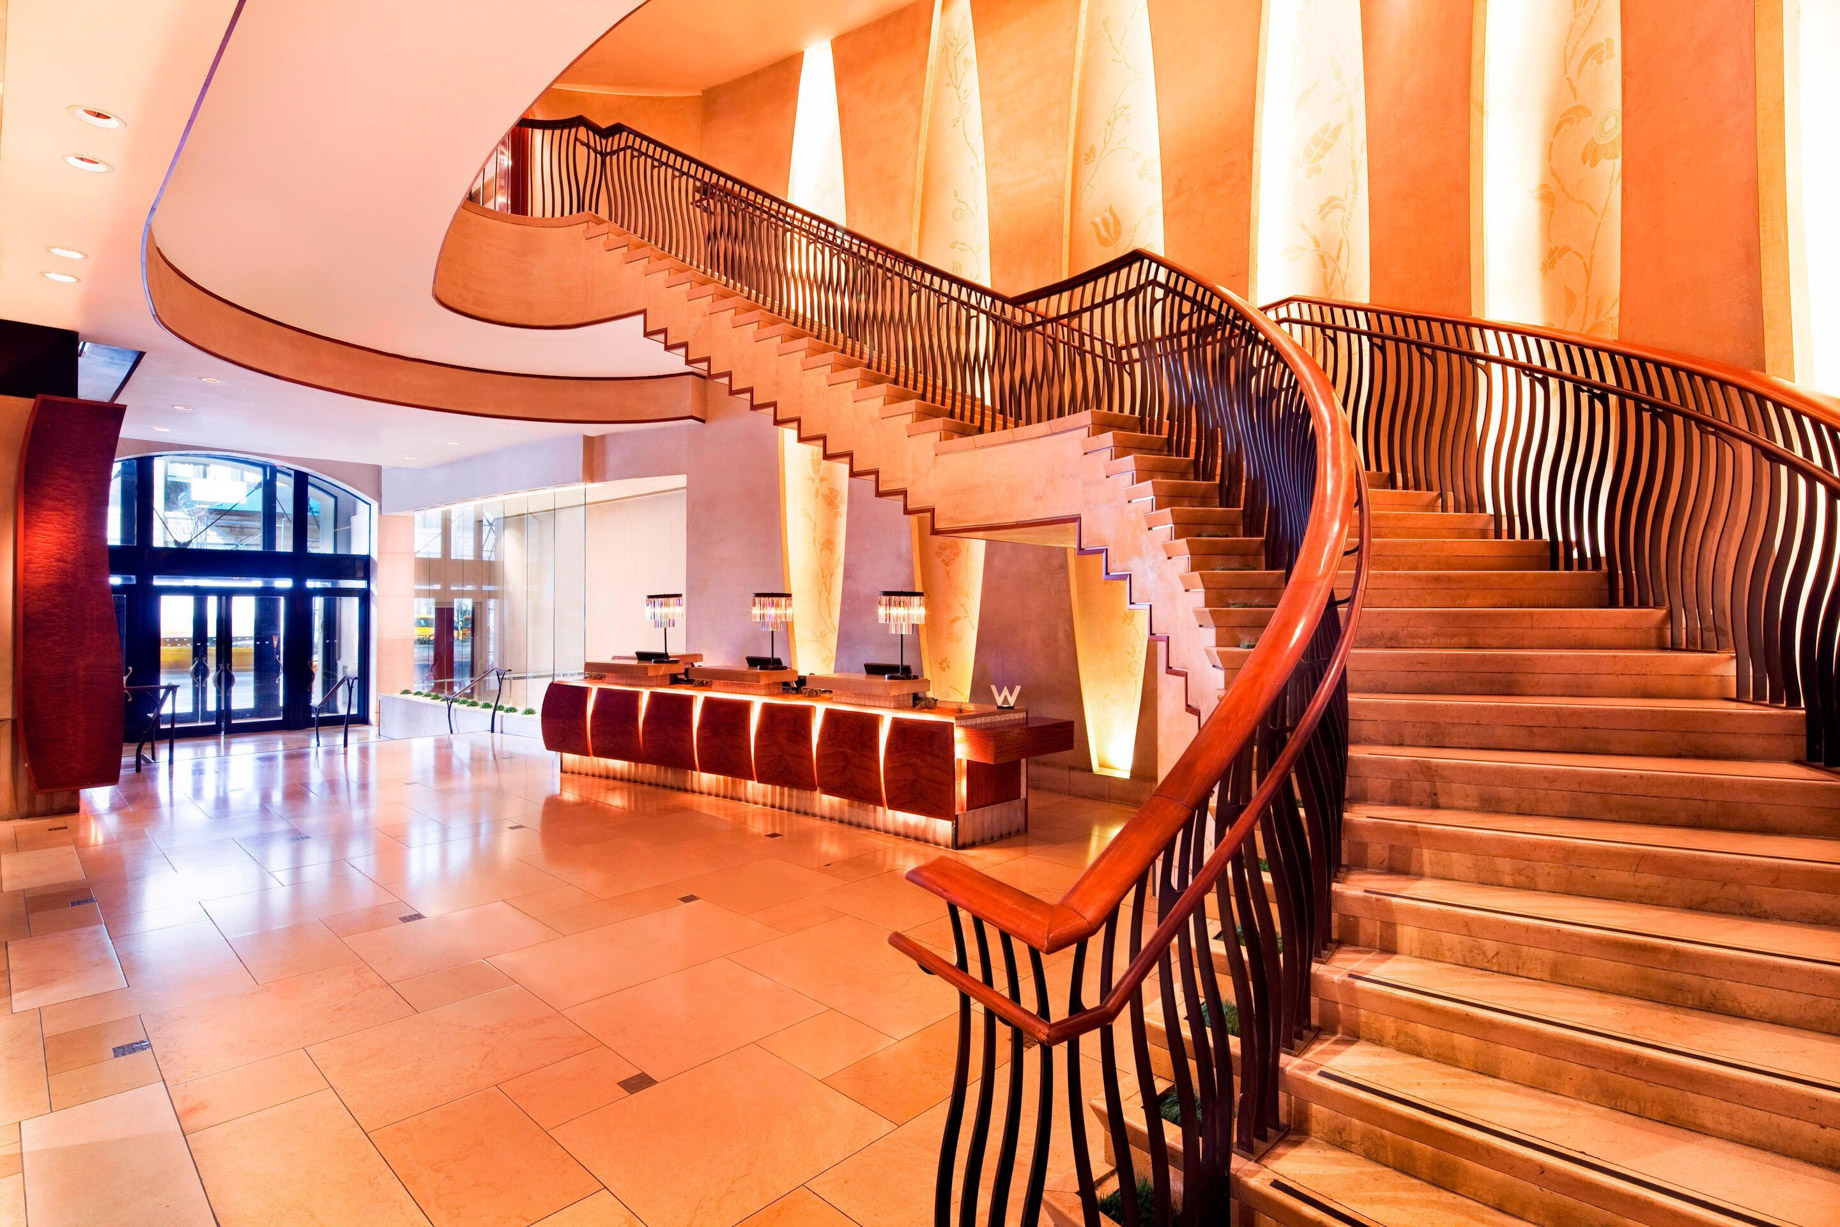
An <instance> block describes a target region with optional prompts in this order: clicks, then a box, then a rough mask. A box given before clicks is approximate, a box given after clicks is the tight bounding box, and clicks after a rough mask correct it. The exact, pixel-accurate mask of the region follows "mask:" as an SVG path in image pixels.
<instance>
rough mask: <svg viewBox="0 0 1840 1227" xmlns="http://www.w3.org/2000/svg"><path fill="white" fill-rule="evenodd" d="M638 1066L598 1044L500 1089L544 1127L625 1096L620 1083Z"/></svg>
mask: <svg viewBox="0 0 1840 1227" xmlns="http://www.w3.org/2000/svg"><path fill="white" fill-rule="evenodd" d="M638 1072H639V1069H638V1067H637V1066H635V1065H633V1064H632V1063H631V1062H629V1061H627V1060H626V1059H625V1058H623V1057H621V1056H620V1054H619V1053H617V1052H614V1051H613V1050H612V1049H610V1048H603V1047H600V1046H599V1045H596V1046H595V1047H593V1048H590V1049H588V1051H586V1052H583V1053H577V1054H576V1055H575V1056H572V1057H569V1058H568V1059H567V1060H564V1061H558V1062H556V1063H555V1064H554V1065H549V1066H545V1067H544V1068H542V1069H537V1070H532V1071H531V1072H530V1073H527V1074H524V1075H522V1076H520V1077H516V1078H513V1079H511V1080H510V1081H509V1082H506V1083H505V1084H504V1085H503V1086H502V1087H500V1088H499V1089H501V1090H502V1091H504V1092H505V1094H507V1095H509V1096H510V1097H511V1100H512V1102H513V1103H515V1104H517V1106H518V1107H520V1108H522V1109H524V1111H525V1112H527V1113H529V1114H530V1118H531V1119H532V1120H534V1121H536V1122H537V1124H539V1125H542V1126H543V1127H544V1128H545V1129H553V1128H555V1127H556V1126H557V1125H560V1124H562V1123H563V1122H564V1121H570V1120H574V1119H575V1118H576V1117H577V1116H585V1115H586V1114H588V1113H589V1112H592V1111H594V1110H595V1109H596V1108H604V1107H606V1106H607V1105H608V1104H610V1103H612V1102H613V1101H614V1100H616V1099H624V1098H626V1094H627V1092H626V1088H625V1087H623V1086H621V1085H620V1083H621V1082H622V1081H624V1080H625V1079H627V1078H630V1077H632V1076H633V1075H634V1074H636V1073H638Z"/></svg>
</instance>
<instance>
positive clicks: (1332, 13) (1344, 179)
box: [1255, 0, 1368, 303]
mask: <svg viewBox="0 0 1840 1227" xmlns="http://www.w3.org/2000/svg"><path fill="white" fill-rule="evenodd" d="M1265 22H1266V41H1265V56H1264V69H1263V73H1264V77H1263V84H1262V86H1261V104H1260V105H1261V110H1260V123H1259V193H1258V201H1259V214H1258V244H1257V245H1258V256H1257V269H1258V274H1257V280H1256V282H1255V290H1256V292H1257V295H1258V299H1259V301H1260V302H1262V303H1269V302H1273V301H1275V300H1277V299H1279V298H1283V297H1286V296H1288V295H1292V294H1312V295H1322V296H1326V297H1329V298H1345V299H1353V300H1356V301H1365V300H1366V298H1367V292H1368V260H1367V102H1366V98H1365V94H1364V90H1365V84H1364V80H1363V75H1362V68H1361V9H1360V0H1271V4H1270V5H1269V7H1268V8H1267V11H1266V17H1265Z"/></svg>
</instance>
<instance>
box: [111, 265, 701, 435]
mask: <svg viewBox="0 0 1840 1227" xmlns="http://www.w3.org/2000/svg"><path fill="white" fill-rule="evenodd" d="M144 255H145V260H144V267H145V269H146V281H147V297H148V300H149V301H150V302H151V303H152V304H153V312H154V315H155V316H156V317H158V319H159V321H160V323H161V324H163V325H164V326H165V327H166V328H167V329H168V330H170V331H171V332H172V333H173V334H174V335H175V336H177V337H179V338H180V339H181V340H184V341H188V342H190V343H191V344H193V345H195V346H197V347H198V348H199V349H202V350H204V351H205V352H206V353H208V354H211V355H213V356H215V357H218V358H222V359H223V360H224V361H226V362H234V363H235V364H236V365H238V366H241V367H247V368H248V369H249V370H252V371H259V372H261V373H262V374H265V375H273V376H274V377H275V378H277V379H285V380H287V381H288V382H289V383H297V384H302V385H304V386H306V387H309V388H319V389H320V390H322V391H326V392H338V393H342V394H344V395H346V396H359V397H363V398H364V399H366V400H374V401H383V402H386V403H388V404H393V405H408V406H410V407H411V408H415V409H435V410H439V411H441V412H444V413H464V414H468V415H470V416H473V417H491V418H521V419H524V420H527V421H533V422H675V421H680V420H682V419H684V418H695V419H697V420H699V421H700V420H701V419H702V416H703V408H702V398H701V397H700V396H698V394H697V388H696V384H697V382H698V377H697V376H695V375H689V374H685V375H663V376H649V377H644V378H633V379H596V378H587V377H574V376H562V375H521V374H517V373H515V372H508V371H487V370H479V369H476V368H473V367H464V366H449V365H447V364H445V363H440V362H427V361H423V360H422V359H419V358H404V357H401V356H400V355H397V354H386V353H383V352H382V351H380V350H374V349H365V348H364V347H363V346H359V345H351V344H348V343H346V342H344V341H337V340H334V339H332V338H331V337H323V336H320V335H318V334H317V333H311V332H306V331H303V330H302V329H299V328H294V327H290V326H289V325H287V324H283V323H280V322H278V321H276V320H272V319H269V318H268V317H267V316H263V315H257V314H256V313H255V312H253V311H246V310H244V309H243V308H242V307H239V306H237V305H236V304H235V303H233V302H230V301H228V300H226V299H223V298H219V297H218V296H217V295H215V294H213V293H211V292H210V291H209V290H207V289H205V288H204V287H203V286H201V285H199V284H198V283H197V282H195V281H193V280H191V279H190V278H188V277H187V276H186V275H185V274H184V273H183V272H181V271H180V270H179V269H178V268H175V267H174V266H173V265H172V264H171V262H169V261H168V260H167V259H166V257H165V255H164V254H162V253H161V251H160V249H159V247H158V246H157V245H156V244H154V243H153V242H152V241H151V239H150V240H149V242H148V245H147V248H146V251H145V253H144ZM575 255H576V260H577V262H578V263H581V264H598V263H600V262H599V261H585V260H581V259H580V253H579V251H577V252H576V253H575ZM437 275H438V274H437ZM495 322H496V321H495ZM578 322H582V321H578Z"/></svg>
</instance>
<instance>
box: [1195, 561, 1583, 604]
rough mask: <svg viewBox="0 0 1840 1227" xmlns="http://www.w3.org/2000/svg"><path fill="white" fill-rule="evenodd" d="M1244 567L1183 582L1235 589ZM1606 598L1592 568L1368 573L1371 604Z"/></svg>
mask: <svg viewBox="0 0 1840 1227" xmlns="http://www.w3.org/2000/svg"><path fill="white" fill-rule="evenodd" d="M1249 574H1254V573H1249V572H1245V571H1221V572H1210V571H1193V572H1190V573H1189V574H1187V575H1185V576H1183V577H1182V584H1183V587H1185V588H1189V589H1193V590H1197V591H1201V590H1207V589H1211V588H1226V589H1232V588H1239V587H1244V586H1245V585H1247V584H1248V583H1249V582H1250V583H1253V584H1254V585H1255V586H1259V585H1263V584H1264V583H1265V581H1264V580H1262V579H1260V580H1250V581H1249V580H1248V578H1247V576H1248V575H1249ZM1270 574H1272V575H1277V576H1278V586H1279V587H1283V576H1282V575H1281V574H1279V573H1278V572H1270ZM1353 574H1354V572H1353V569H1352V564H1349V566H1348V567H1347V568H1345V569H1344V570H1343V571H1342V575H1343V579H1344V588H1345V586H1346V583H1347V582H1348V581H1351V580H1352V578H1353ZM1607 598H1608V589H1607V587H1606V586H1605V581H1604V576H1603V575H1602V573H1601V572H1594V571H1381V570H1375V571H1372V572H1371V573H1370V574H1369V576H1368V584H1367V602H1368V608H1369V609H1410V608H1418V607H1421V606H1429V607H1434V608H1439V609H1446V608H1452V607H1478V608H1481V607H1486V608H1503V607H1508V608H1526V609H1531V608H1566V609H1576V608H1589V607H1593V606H1601V605H1602V604H1603V603H1604V601H1605V600H1606V599H1607Z"/></svg>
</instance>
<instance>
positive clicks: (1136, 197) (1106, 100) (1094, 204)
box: [1069, 0, 1163, 271]
mask: <svg viewBox="0 0 1840 1227" xmlns="http://www.w3.org/2000/svg"><path fill="white" fill-rule="evenodd" d="M1083 7H1084V8H1085V9H1086V36H1085V39H1084V44H1085V55H1084V62H1083V63H1082V64H1081V66H1080V83H1079V91H1078V95H1077V97H1078V107H1077V113H1076V114H1075V116H1074V121H1075V132H1074V154H1075V156H1076V158H1077V159H1078V166H1077V167H1076V168H1075V170H1074V174H1073V218H1072V222H1073V224H1072V233H1071V234H1070V235H1069V243H1070V245H1071V248H1070V250H1071V256H1072V261H1071V269H1070V271H1077V270H1080V269H1086V268H1092V267H1094V266H1095V265H1098V264H1102V263H1104V262H1105V261H1106V260H1108V259H1110V258H1111V257H1113V256H1120V255H1123V254H1124V253H1125V252H1127V251H1130V250H1131V249H1132V248H1134V247H1143V248H1147V249H1148V250H1150V251H1161V250H1162V249H1163V172H1162V159H1161V158H1160V157H1159V156H1158V155H1159V153H1160V151H1161V147H1162V145H1161V137H1160V135H1159V133H1158V127H1157V114H1156V71H1155V68H1154V67H1153V65H1152V62H1151V50H1150V10H1149V7H1148V6H1147V5H1146V4H1144V3H1143V2H1142V0H1087V3H1086V4H1085V5H1084V6H1083Z"/></svg>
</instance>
